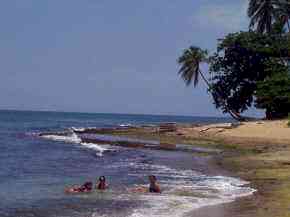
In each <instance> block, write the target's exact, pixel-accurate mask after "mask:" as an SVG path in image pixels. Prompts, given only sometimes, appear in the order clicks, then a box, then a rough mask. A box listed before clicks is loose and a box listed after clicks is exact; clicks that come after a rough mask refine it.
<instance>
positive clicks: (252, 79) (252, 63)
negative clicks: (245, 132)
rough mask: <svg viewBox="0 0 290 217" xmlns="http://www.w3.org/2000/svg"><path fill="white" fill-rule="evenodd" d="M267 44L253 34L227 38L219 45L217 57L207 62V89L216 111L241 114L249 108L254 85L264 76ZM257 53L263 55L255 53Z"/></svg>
mask: <svg viewBox="0 0 290 217" xmlns="http://www.w3.org/2000/svg"><path fill="white" fill-rule="evenodd" d="M271 42H272V40H271V39H269V38H268V37H267V36H265V35H262V34H257V33H255V32H240V33H234V34H229V35H228V36H226V38H225V39H223V40H221V41H220V43H219V45H218V50H217V53H215V54H214V56H212V57H211V59H210V73H211V74H212V76H213V77H212V80H211V82H212V84H211V88H212V89H213V98H214V102H215V105H216V107H217V108H221V109H222V110H223V111H224V112H227V109H228V108H231V109H232V110H234V111H236V112H239V113H241V112H243V111H245V110H247V109H248V108H249V107H251V105H252V103H253V101H254V93H255V91H256V88H257V84H256V83H257V81H261V80H263V79H264V78H265V77H266V76H267V72H266V63H267V62H268V61H269V60H270V57H269V55H268V52H269V53H270V52H271V50H272V47H271V46H270V44H271ZM265 47H266V48H267V52H264V48H265ZM260 49H263V52H257V50H260ZM220 95H222V97H220Z"/></svg>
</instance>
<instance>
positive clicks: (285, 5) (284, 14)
mask: <svg viewBox="0 0 290 217" xmlns="http://www.w3.org/2000/svg"><path fill="white" fill-rule="evenodd" d="M277 6H278V8H277V14H278V16H279V19H280V21H281V23H282V24H283V25H284V26H285V25H287V28H288V32H290V23H289V19H290V1H289V0H280V1H279V2H278V4H277Z"/></svg>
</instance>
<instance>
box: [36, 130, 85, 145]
mask: <svg viewBox="0 0 290 217" xmlns="http://www.w3.org/2000/svg"><path fill="white" fill-rule="evenodd" d="M40 137H41V138H44V139H49V140H53V141H59V142H66V143H76V144H78V143H81V142H82V140H81V138H80V137H78V135H77V134H76V133H65V134H46V135H40Z"/></svg>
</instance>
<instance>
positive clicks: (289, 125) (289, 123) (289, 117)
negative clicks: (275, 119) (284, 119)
mask: <svg viewBox="0 0 290 217" xmlns="http://www.w3.org/2000/svg"><path fill="white" fill-rule="evenodd" d="M288 120H289V121H288V127H290V113H289V115H288Z"/></svg>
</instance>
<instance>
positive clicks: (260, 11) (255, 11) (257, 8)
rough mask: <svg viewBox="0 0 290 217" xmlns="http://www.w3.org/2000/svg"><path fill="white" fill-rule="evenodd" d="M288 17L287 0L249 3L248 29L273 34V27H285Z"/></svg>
mask: <svg viewBox="0 0 290 217" xmlns="http://www.w3.org/2000/svg"><path fill="white" fill-rule="evenodd" d="M289 15H290V3H289V0H250V1H249V7H248V16H249V18H250V28H251V29H254V30H256V31H257V32H259V33H273V30H274V29H273V27H274V26H275V24H276V23H280V24H282V26H285V24H286V23H287V22H288V19H289ZM276 30H277V29H276ZM281 30H282V29H281Z"/></svg>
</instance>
